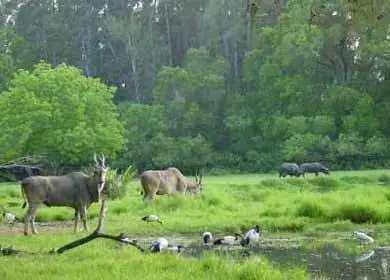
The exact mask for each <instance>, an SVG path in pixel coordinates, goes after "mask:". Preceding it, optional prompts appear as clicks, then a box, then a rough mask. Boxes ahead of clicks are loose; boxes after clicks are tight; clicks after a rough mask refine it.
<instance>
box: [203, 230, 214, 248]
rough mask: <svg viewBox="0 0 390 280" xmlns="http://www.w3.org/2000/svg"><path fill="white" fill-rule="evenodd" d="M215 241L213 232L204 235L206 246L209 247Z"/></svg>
mask: <svg viewBox="0 0 390 280" xmlns="http://www.w3.org/2000/svg"><path fill="white" fill-rule="evenodd" d="M212 240H213V235H212V233H211V232H209V231H206V232H204V233H203V234H202V241H203V244H204V245H209V244H210V243H211V241H212Z"/></svg>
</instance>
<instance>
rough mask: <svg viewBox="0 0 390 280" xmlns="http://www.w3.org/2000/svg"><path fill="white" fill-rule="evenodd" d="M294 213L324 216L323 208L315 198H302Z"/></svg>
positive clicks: (303, 215)
mask: <svg viewBox="0 0 390 280" xmlns="http://www.w3.org/2000/svg"><path fill="white" fill-rule="evenodd" d="M296 215H297V216H299V217H308V218H321V217H324V216H325V209H324V208H323V207H322V205H320V204H319V203H318V201H315V200H304V201H302V203H301V204H300V205H299V206H298V208H297V210H296Z"/></svg>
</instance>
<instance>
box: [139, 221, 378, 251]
mask: <svg viewBox="0 0 390 280" xmlns="http://www.w3.org/2000/svg"><path fill="white" fill-rule="evenodd" d="M141 220H143V221H146V222H158V223H161V224H162V223H163V221H162V220H161V219H160V218H159V217H158V216H156V215H154V214H150V215H146V216H144V217H142V218H141ZM260 232H261V229H260V226H259V225H255V226H254V228H252V229H250V230H249V231H247V232H246V233H245V235H244V236H242V235H241V234H239V233H234V235H226V236H223V237H220V238H217V239H215V240H214V239H213V234H212V233H211V232H209V231H206V232H204V233H203V234H202V242H203V245H204V246H210V245H226V246H235V245H241V246H243V247H245V246H248V245H250V244H253V243H255V242H258V241H259V239H260ZM352 237H354V238H356V239H357V240H359V241H360V245H361V246H362V245H363V244H367V243H374V239H373V238H372V237H371V236H369V235H368V234H366V233H364V232H361V231H354V232H353V233H352ZM149 249H150V251H151V252H161V251H164V250H167V251H174V252H178V253H180V252H182V251H183V250H184V249H185V247H184V246H181V245H178V246H176V245H171V244H169V242H168V240H167V239H166V238H164V237H161V238H158V239H157V240H155V241H154V242H153V243H152V245H151V246H150V248H149Z"/></svg>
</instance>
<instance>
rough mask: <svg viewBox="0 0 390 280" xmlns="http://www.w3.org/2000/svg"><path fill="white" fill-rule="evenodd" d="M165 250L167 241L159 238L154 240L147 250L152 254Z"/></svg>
mask: <svg viewBox="0 0 390 280" xmlns="http://www.w3.org/2000/svg"><path fill="white" fill-rule="evenodd" d="M167 248H168V240H167V239H166V238H164V237H161V238H159V239H157V240H155V241H154V242H153V243H152V245H151V246H150V248H149V249H150V251H151V252H153V253H158V252H161V251H162V250H164V249H167Z"/></svg>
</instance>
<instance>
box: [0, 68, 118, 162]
mask: <svg viewBox="0 0 390 280" xmlns="http://www.w3.org/2000/svg"><path fill="white" fill-rule="evenodd" d="M114 92H115V88H112V87H107V86H106V85H104V84H102V83H101V82H100V81H99V79H96V78H86V77H84V76H83V75H82V73H81V72H80V70H78V69H77V68H75V67H72V66H67V65H65V64H60V65H58V66H56V67H52V66H51V65H50V64H47V63H38V64H36V65H35V66H34V69H33V70H32V71H31V72H30V71H26V70H20V71H18V72H17V73H16V74H15V76H14V78H13V79H12V80H11V81H10V86H9V87H8V90H7V91H5V92H3V93H2V94H1V95H0V123H1V127H2V131H3V133H2V135H1V137H0V139H1V140H0V142H1V143H2V149H3V151H2V154H3V156H4V158H5V159H8V158H11V157H15V156H19V155H26V154H44V155H45V156H47V157H48V158H50V159H52V160H59V161H77V160H83V159H86V158H87V157H90V156H92V155H93V153H94V152H99V153H100V152H104V153H106V154H108V155H114V154H115V152H117V151H119V150H120V149H121V148H122V145H123V144H124V137H123V125H122V123H121V122H120V121H119V120H118V119H117V112H116V107H115V105H114V104H113V102H112V98H113V94H114Z"/></svg>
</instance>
